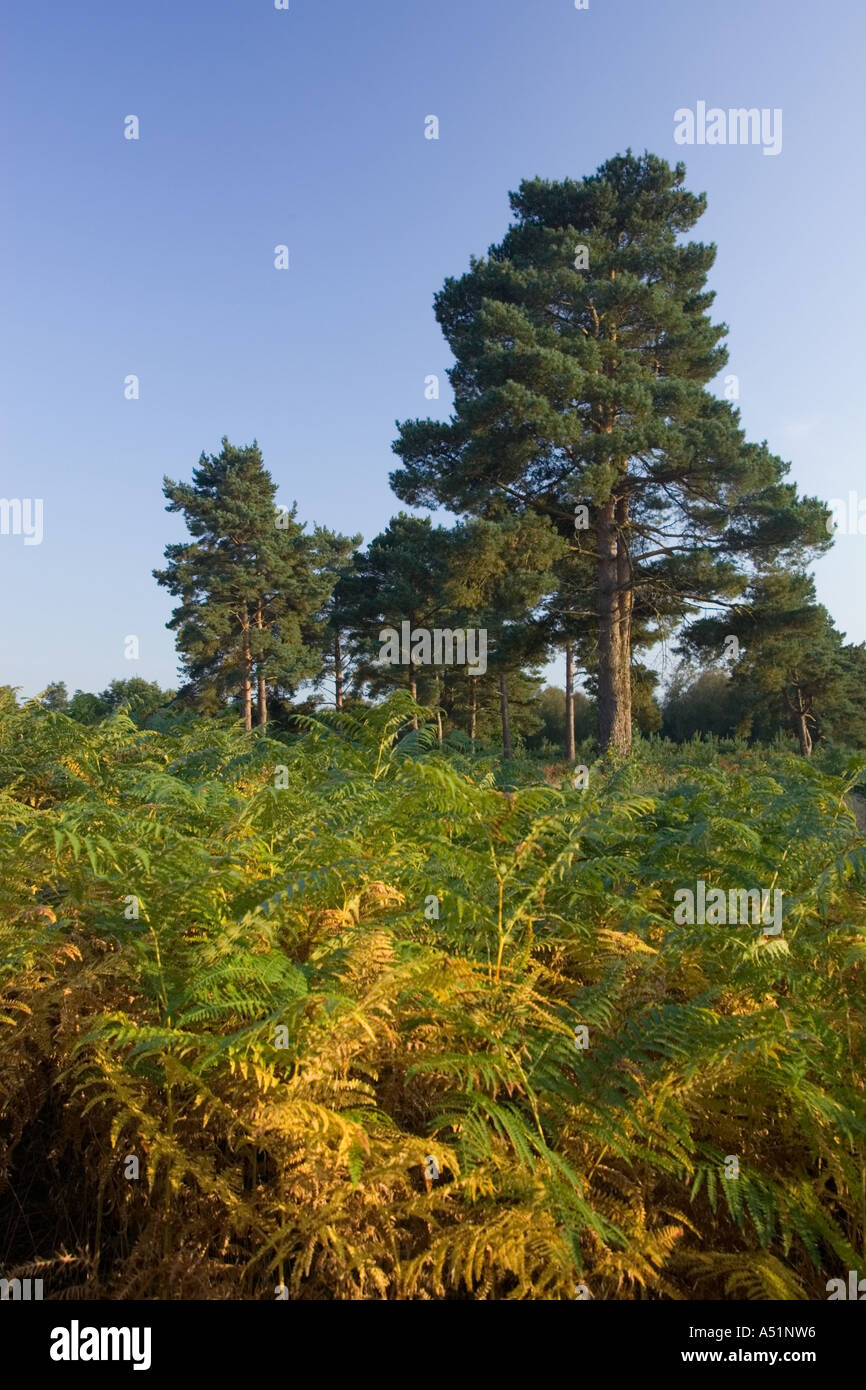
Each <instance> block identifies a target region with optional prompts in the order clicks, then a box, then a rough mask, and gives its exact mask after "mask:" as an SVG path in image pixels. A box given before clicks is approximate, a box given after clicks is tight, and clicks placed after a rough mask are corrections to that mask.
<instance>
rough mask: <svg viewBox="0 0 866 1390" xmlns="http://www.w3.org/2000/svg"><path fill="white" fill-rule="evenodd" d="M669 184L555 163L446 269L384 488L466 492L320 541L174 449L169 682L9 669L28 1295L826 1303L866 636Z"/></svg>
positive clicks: (836, 1203)
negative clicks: (441, 517) (429, 372)
mask: <svg viewBox="0 0 866 1390" xmlns="http://www.w3.org/2000/svg"><path fill="white" fill-rule="evenodd" d="M683 179H684V171H683V169H682V168H681V167H679V166H678V167H677V168H676V169H671V168H669V167H668V166H667V165H666V164H665V163H664V162H663V161H661V160H659V159H656V158H654V157H652V156H644V157H643V158H635V157H633V156H632V155H630V154H629V155H626V156H623V157H618V158H616V159H613V160H611V161H609V162H608V164H606V165H604V166H603V167H602V168H601V169H600V170H599V171H598V173H597V174H596V175H595V176H593V177H591V178H587V179H584V180H582V181H580V182H565V183H544V182H542V181H540V180H533V181H530V182H527V183H524V184H523V185H521V189H520V191H519V192H518V193H517V194H515V195H513V199H512V202H513V209H514V222H513V225H512V226H511V228H510V229H509V230H508V231H507V233H506V235H505V237H504V239H503V240H502V242H501V243H500V244H499V245H497V246H494V247H492V248H491V250H490V253H489V255H488V257H487V258H485V259H483V260H479V261H473V263H472V265H471V267H470V269H469V271H468V272H467V273H466V274H465V275H463V276H462V277H461V278H459V279H455V280H449V281H447V282H446V285H445V287H444V288H443V290H442V291H441V293H440V294H439V295H437V297H436V313H437V317H438V320H439V322H440V324H441V326H442V328H443V331H444V333H445V335H446V338H447V340H448V343H449V345H450V347H451V349H452V352H453V355H454V360H455V365H454V367H453V368H452V371H451V374H450V375H451V386H452V389H453V393H454V411H453V414H452V416H451V418H450V420H449V421H447V422H442V421H431V420H415V421H409V422H404V424H403V425H402V426H401V427H400V432H399V438H398V440H397V441H396V443H395V450H396V452H397V454H398V455H399V457H400V466H399V467H398V468H397V469H396V471H395V472H394V473H393V475H392V484H393V487H394V489H395V491H396V493H397V495H398V496H399V497H400V498H401V499H402V500H403V501H404V502H405V503H406V504H408V505H426V506H429V507H431V508H439V507H442V506H444V507H446V508H448V509H450V510H451V512H452V513H453V514H454V516H455V523H454V525H453V526H451V527H446V526H443V525H434V524H432V523H431V521H430V520H429V519H427V518H425V517H419V516H416V515H409V514H407V513H400V514H399V515H397V516H395V517H394V518H393V519H392V520H391V521H390V522H389V523H388V525H387V526H386V527H385V529H384V530H383V531H382V532H381V534H380V535H378V536H376V537H374V538H373V539H372V540H371V541H370V542H369V544H368V545H367V546H366V547H362V539H361V537H359V536H343V535H340V534H339V533H337V532H335V531H332V530H330V529H328V528H327V527H325V526H321V525H319V526H313V527H312V528H308V527H307V526H306V525H305V524H303V523H302V522H301V521H300V520H299V519H298V516H297V510H296V508H295V507H294V506H292V507H288V508H287V507H279V506H278V504H277V488H276V485H275V483H274V481H273V479H272V477H271V475H270V474H269V472H268V471H267V469H266V468H265V464H264V460H263V458H262V455H261V453H260V451H259V449H258V447H257V445H256V444H252V445H248V446H244V447H238V446H234V445H232V444H231V443H229V441H228V440H223V443H222V448H221V452H220V453H219V454H216V455H206V454H203V455H202V457H201V459H200V461H199V464H198V466H197V468H195V470H194V471H193V476H192V481H191V482H190V483H185V482H177V481H173V480H172V479H169V478H166V479H165V481H164V492H165V496H166V499H167V503H168V509H169V510H171V511H174V512H178V513H180V514H182V516H183V518H184V520H185V522H186V525H187V529H188V532H189V539H188V540H187V541H185V542H183V543H179V544H172V545H169V546H167V548H166V552H165V563H164V567H163V568H162V569H160V570H157V571H155V576H156V579H157V581H158V583H159V584H160V585H162V586H164V587H165V588H166V589H167V590H168V592H169V593H170V594H171V595H172V597H173V598H174V599H175V600H176V607H175V608H174V611H173V614H172V618H171V622H170V626H171V627H172V628H173V629H174V631H175V633H176V639H177V647H178V653H179V657H180V661H181V680H180V683H179V686H178V688H177V689H176V690H172V691H166V690H163V689H161V688H160V687H159V685H157V684H155V683H153V682H150V681H147V680H145V679H142V678H139V677H134V678H132V679H124V680H115V681H113V682H112V683H111V684H110V685H109V686H108V687H107V688H106V689H105V690H103V691H101V692H100V693H90V692H86V691H81V690H78V691H76V692H74V693H73V695H72V696H71V697H70V696H69V694H68V692H67V690H66V687H65V686H64V684H63V682H62V681H57V682H55V683H53V684H52V685H51V686H50V687H49V688H48V689H46V690H45V691H43V692H42V693H41V694H40V695H39V696H38V697H37V698H35V699H32V700H27V701H19V700H18V699H17V698H16V692H15V691H13V690H12V689H10V688H9V687H4V688H2V689H0V1038H2V1043H3V1046H2V1049H0V1116H2V1117H0V1274H2V1275H3V1276H4V1277H7V1278H14V1277H20V1278H27V1277H31V1278H41V1279H42V1280H43V1283H44V1287H45V1296H46V1297H59V1298H77V1297H87V1298H98V1297H108V1298H216V1299H231V1298H272V1297H274V1296H275V1295H276V1296H278V1297H282V1296H286V1297H291V1298H293V1299H357V1298H361V1299H365V1298H371V1299H381V1298H387V1299H430V1298H432V1299H476V1298H480V1299H486V1298H514V1299H572V1298H575V1297H591V1298H602V1299H617V1298H620V1299H634V1298H749V1299H750V1298H783V1299H804V1298H805V1299H808V1298H825V1297H826V1296H827V1292H826V1291H827V1286H828V1280H831V1279H833V1278H838V1277H842V1278H845V1277H846V1276H847V1272H848V1271H850V1270H856V1269H858V1268H859V1267H862V1264H863V1258H864V1255H863V1252H864V1248H866V1201H864V1192H866V1095H864V1084H866V1083H864V1069H863V1060H864V1027H866V1011H864V970H866V918H864V899H866V840H864V838H863V836H862V835H861V828H862V824H863V812H862V807H863V799H862V795H861V792H860V791H859V790H858V789H859V788H862V787H864V785H866V778H864V772H866V753H864V752H863V751H858V750H864V749H866V709H864V702H863V697H862V690H863V677H864V674H866V648H864V647H863V646H857V645H855V644H850V643H846V641H845V638H844V634H841V633H840V632H839V631H838V630H837V629H836V627H835V625H834V623H833V621H832V618H831V616H830V615H829V613H827V611H826V610H825V609H824V608H823V607H822V606H821V605H820V604H819V603H818V602H817V600H816V595H815V588H814V582H813V580H812V578H811V575H810V574H809V565H810V564H811V563H812V561H813V560H814V559H815V558H816V557H817V556H819V555H820V554H821V553H822V552H823V551H824V550H825V549H826V547H827V546H828V545H829V544H830V543H831V539H832V538H831V535H830V527H829V526H828V519H829V516H830V513H829V511H828V508H827V507H826V506H825V505H824V504H823V503H822V502H820V501H819V500H818V499H816V498H804V497H801V496H800V495H799V494H798V492H797V489H796V487H795V486H794V485H793V484H791V483H790V482H789V481H787V480H786V478H787V473H788V471H789V468H788V465H787V464H785V463H783V462H782V461H781V460H780V459H778V458H777V457H775V456H774V455H772V454H771V453H770V451H769V449H768V447H767V446H766V445H765V444H762V445H760V446H758V445H754V444H750V443H748V442H747V441H746V440H745V438H744V435H743V432H742V430H741V427H740V423H739V416H738V413H737V410H736V407H735V405H734V404H733V403H732V402H731V401H729V400H727V399H724V400H720V399H718V398H716V397H715V396H714V395H712V394H711V393H710V391H709V389H708V384H709V383H710V382H711V381H712V380H713V379H714V378H715V377H716V376H717V375H718V373H719V372H720V371H721V369H722V367H723V366H724V364H725V360H726V359H725V351H724V347H723V345H722V339H723V337H724V327H723V326H718V325H713V324H712V323H711V322H710V319H709V316H708V310H709V307H710V305H711V302H712V295H711V293H710V292H709V291H708V290H707V289H706V276H707V274H708V271H709V269H710V268H711V266H712V262H713V257H714V248H713V247H707V246H703V245H700V244H698V243H693V242H683V241H682V240H681V236H682V234H683V233H686V232H688V231H689V230H690V229H691V227H692V226H693V225H694V224H695V222H696V221H697V219H698V217H699V216H700V214H701V212H702V211H703V207H704V200H703V198H702V197H698V196H696V195H693V194H691V193H688V192H687V191H686V190H685V188H684V186H683ZM388 632H391V633H396V634H400V639H401V640H400V642H399V643H398V644H397V645H396V646H395V647H394V648H393V651H392V659H390V660H389V659H387V658H385V659H384V660H383V650H385V648H384V647H383V643H384V641H385V639H384V636H383V634H385V633H388ZM470 632H472V633H475V634H483V637H484V641H483V644H482V643H480V642H476V643H475V644H474V645H473V644H467V646H466V649H469V646H471V650H472V652H473V653H474V655H475V656H476V657H477V656H478V655H479V652H480V651H481V649H482V646H483V660H478V661H475V662H474V664H473V663H470V662H465V663H463V664H460V662H459V661H455V660H454V659H450V660H445V659H440V660H438V661H437V660H434V659H433V656H432V654H435V653H439V654H440V656H441V653H442V652H443V650H444V645H443V644H444V643H445V638H444V637H443V636H442V634H447V638H448V644H449V651H450V653H451V656H452V658H453V653H454V652H455V651H460V650H462V649H461V648H460V645H459V640H458V634H459V635H460V636H461V637H465V636H466V634H468V633H470ZM404 633H408V635H409V648H408V652H407V653H406V643H405V640H404V637H403V635H404ZM431 634H439V636H438V637H437V638H436V640H435V641H433V642H431V640H430V635H431ZM440 639H441V640H440ZM394 640H395V641H396V639H394ZM388 641H389V642H390V641H391V639H390V638H389V639H388ZM662 642H666V643H668V644H669V645H672V646H673V648H674V649H675V650H676V651H677V652H678V654H679V656H680V657H681V658H682V661H681V664H680V665H679V667H678V668H677V670H676V672H675V674H674V676H673V679H671V680H670V681H669V682H668V684H667V686H666V688H665V689H664V690H663V691H662V690H660V689H659V682H658V677H657V674H656V672H655V670H654V669H653V667H652V664H651V663H652V654H653V652H654V651H655V650H658V647H659V644H660V643H662ZM388 650H392V649H391V648H390V647H389V648H388ZM393 652H398V653H399V658H398V657H397V656H395V655H393ZM404 653H406V656H407V659H406V660H405V661H404V660H403V655H404ZM556 655H559V656H563V657H564V663H565V673H566V679H565V689H564V690H563V689H558V688H556V687H552V686H547V687H545V686H543V682H542V678H541V671H542V669H543V667H544V664H545V663H546V662H547V661H548V660H550V659H551V658H553V657H554V656H556ZM413 656H414V658H415V659H414V660H413V659H412V657H413ZM752 898H754V902H755V903H756V904H757V906H758V908H759V909H760V908H761V907H762V906H763V905H764V904H765V903H766V902H767V901H769V900H772V902H773V904H774V905H775V906H774V912H775V917H774V921H773V925H772V927H771V928H770V927H768V925H767V918H766V917H761V915H760V912H759V911H758V912H751V915H750V912H749V911H747V910H746V908H745V906H744V907H743V909H742V911H741V910H740V904H751V903H752ZM686 900H688V901H689V902H691V903H692V904H693V905H694V904H695V903H696V902H698V903H700V910H699V911H697V912H695V911H690V912H683V911H679V910H677V905H678V904H682V903H683V902H684V901H686ZM714 901H718V902H722V903H724V904H725V905H727V904H730V905H731V906H730V910H728V908H727V906H726V907H725V910H724V912H722V913H721V915H720V914H719V912H718V911H717V912H716V913H715V916H714V915H712V909H711V908H709V907H707V904H711V903H713V902H714ZM735 908H736V911H735V910H734V909H735Z"/></svg>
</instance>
